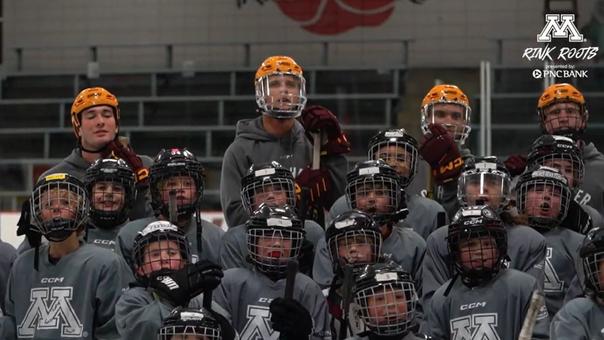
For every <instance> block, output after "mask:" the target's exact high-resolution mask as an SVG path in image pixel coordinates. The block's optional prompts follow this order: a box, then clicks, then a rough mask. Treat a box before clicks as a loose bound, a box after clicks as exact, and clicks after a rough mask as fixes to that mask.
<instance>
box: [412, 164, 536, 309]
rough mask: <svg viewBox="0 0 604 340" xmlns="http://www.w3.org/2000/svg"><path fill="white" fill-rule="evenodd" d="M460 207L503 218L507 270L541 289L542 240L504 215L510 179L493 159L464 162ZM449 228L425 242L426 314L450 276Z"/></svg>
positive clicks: (503, 168)
mask: <svg viewBox="0 0 604 340" xmlns="http://www.w3.org/2000/svg"><path fill="white" fill-rule="evenodd" d="M458 187H459V188H458V196H459V201H460V205H462V206H466V207H467V206H474V205H487V206H488V207H489V208H491V209H492V210H494V211H495V212H496V213H497V214H498V215H499V216H500V218H502V219H503V222H504V225H505V227H506V230H507V241H508V244H507V253H508V254H509V255H510V259H511V260H510V262H509V266H510V268H514V269H517V270H520V271H523V272H526V273H528V274H531V275H532V276H533V277H535V278H536V279H537V282H538V283H539V284H540V286H543V265H544V261H545V255H546V244H545V238H544V237H543V236H542V235H540V234H539V233H538V232H536V231H535V230H533V229H532V228H529V227H527V226H525V225H518V224H515V221H513V220H512V219H511V217H510V216H509V215H508V212H507V207H508V202H509V200H510V178H509V174H508V171H507V169H506V168H505V166H504V165H503V164H502V163H501V162H499V161H498V160H497V158H495V157H484V158H476V159H468V161H467V162H466V164H465V166H464V170H463V172H462V174H461V176H460V177H459V180H458ZM448 232H449V227H448V226H445V227H442V228H439V229H437V230H436V231H435V232H433V233H432V234H431V235H430V236H429V237H428V240H427V242H426V243H427V247H426V255H425V257H424V262H423V264H422V267H423V268H422V269H423V282H422V283H423V286H422V288H423V295H422V305H423V306H424V310H425V311H426V314H428V313H429V308H430V299H431V298H432V295H433V294H434V292H435V291H436V290H437V289H438V287H440V286H441V285H442V284H444V283H445V281H447V280H448V279H450V278H451V277H453V272H452V268H451V266H450V265H449V264H450V263H451V261H452V259H451V258H450V255H451V254H450V252H449V249H448V246H447V234H448Z"/></svg>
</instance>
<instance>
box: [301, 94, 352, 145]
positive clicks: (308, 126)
mask: <svg viewBox="0 0 604 340" xmlns="http://www.w3.org/2000/svg"><path fill="white" fill-rule="evenodd" d="M300 121H301V123H302V125H303V126H304V130H306V131H308V132H321V133H325V135H326V136H327V143H326V144H325V145H322V147H321V153H322V154H327V155H339V154H343V153H348V152H350V143H349V142H348V138H347V137H346V134H345V133H344V132H342V129H341V127H340V122H339V121H338V118H337V117H336V116H335V115H334V114H333V113H332V112H331V111H329V110H328V109H327V108H325V107H323V106H320V105H313V106H309V107H307V108H305V109H304V111H302V116H301V117H300Z"/></svg>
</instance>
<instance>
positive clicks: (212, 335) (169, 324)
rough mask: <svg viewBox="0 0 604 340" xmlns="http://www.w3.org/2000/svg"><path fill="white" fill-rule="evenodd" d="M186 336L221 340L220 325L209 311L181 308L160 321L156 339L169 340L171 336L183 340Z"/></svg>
mask: <svg viewBox="0 0 604 340" xmlns="http://www.w3.org/2000/svg"><path fill="white" fill-rule="evenodd" d="M187 335H191V336H198V337H201V338H202V339H207V340H222V332H221V326H220V323H219V322H218V320H216V318H215V317H214V315H213V314H212V313H211V312H210V311H208V310H206V309H204V308H199V309H197V308H183V307H177V308H175V309H173V310H172V311H171V312H170V315H168V317H166V318H165V319H164V320H163V321H162V324H161V327H160V328H159V330H158V332H157V339H158V340H171V339H173V338H172V337H173V336H181V337H183V338H182V339H184V337H185V336H187ZM179 339H180V338H179ZM187 339H188V338H187Z"/></svg>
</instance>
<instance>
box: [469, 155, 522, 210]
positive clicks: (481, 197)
mask: <svg viewBox="0 0 604 340" xmlns="http://www.w3.org/2000/svg"><path fill="white" fill-rule="evenodd" d="M493 165H495V164H493ZM510 185H511V184H510V178H509V176H508V174H507V173H505V172H503V171H499V170H496V169H489V170H483V169H472V170H468V171H464V172H463V173H462V174H461V176H459V179H458V184H457V197H458V198H459V202H460V203H461V205H462V206H470V205H481V204H487V205H489V206H490V207H491V208H492V209H494V210H496V211H501V210H502V209H503V208H504V207H505V206H506V205H507V204H508V202H509V200H510ZM471 200H472V202H471Z"/></svg>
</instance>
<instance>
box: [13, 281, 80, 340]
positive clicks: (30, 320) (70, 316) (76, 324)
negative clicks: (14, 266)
mask: <svg viewBox="0 0 604 340" xmlns="http://www.w3.org/2000/svg"><path fill="white" fill-rule="evenodd" d="M72 294H73V288H72V287H52V288H34V289H32V290H31V295H30V301H31V304H30V305H29V308H28V309H27V312H26V313H25V318H23V322H21V324H19V326H18V327H17V332H18V335H19V337H20V338H21V337H25V338H28V337H30V338H31V337H33V336H34V335H35V334H36V330H38V329H39V330H45V329H59V327H60V328H61V337H66V338H81V337H82V333H83V331H84V327H83V326H82V323H81V322H80V319H78V316H77V315H76V313H75V311H74V310H73V307H72V306H71V303H70V302H69V301H71V298H72ZM47 301H48V302H49V303H50V306H48V305H47Z"/></svg>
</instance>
